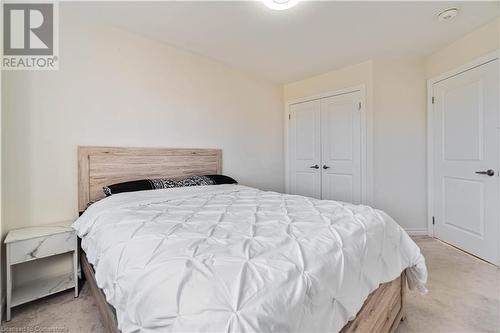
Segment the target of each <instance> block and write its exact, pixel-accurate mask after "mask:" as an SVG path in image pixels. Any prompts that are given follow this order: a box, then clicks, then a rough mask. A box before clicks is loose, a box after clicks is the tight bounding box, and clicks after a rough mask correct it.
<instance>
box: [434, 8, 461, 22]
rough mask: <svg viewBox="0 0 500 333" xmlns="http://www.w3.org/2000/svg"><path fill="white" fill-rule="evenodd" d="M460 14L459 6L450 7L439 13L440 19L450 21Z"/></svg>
mask: <svg viewBox="0 0 500 333" xmlns="http://www.w3.org/2000/svg"><path fill="white" fill-rule="evenodd" d="M457 15H458V8H448V9H445V10H443V11H442V12H441V13H439V14H438V20H439V21H450V20H452V19H453V18H454V17H455V16H457Z"/></svg>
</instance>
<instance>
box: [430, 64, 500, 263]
mask: <svg viewBox="0 0 500 333" xmlns="http://www.w3.org/2000/svg"><path fill="white" fill-rule="evenodd" d="M498 90H499V85H498V60H495V61H492V62H489V63H487V64H484V65H481V66H479V67H476V68H474V69H471V70H468V71H466V72H463V73H461V74H458V75H456V76H453V77H451V78H448V79H445V80H443V81H440V82H438V83H435V84H434V85H433V96H434V108H433V147H434V149H433V154H434V162H433V163H434V168H433V169H434V170H433V189H432V190H433V201H434V210H433V211H434V219H435V225H434V234H435V236H436V237H437V238H440V239H442V240H444V241H446V242H449V243H450V244H453V245H455V246H457V247H459V248H461V249H463V250H465V251H467V252H470V253H472V254H474V255H476V256H478V257H480V258H483V259H485V260H487V261H490V262H492V263H494V264H498V262H499V258H498V252H499V250H498V242H499V227H498V224H499V202H500V201H499V177H498V168H499V135H498V133H499V132H498V129H499V116H498V114H499V110H498V98H499V95H498Z"/></svg>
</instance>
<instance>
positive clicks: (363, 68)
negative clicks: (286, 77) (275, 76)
mask: <svg viewBox="0 0 500 333" xmlns="http://www.w3.org/2000/svg"><path fill="white" fill-rule="evenodd" d="M371 81H372V61H366V62H363V63H360V64H356V65H352V66H348V67H344V68H341V69H338V70H335V71H331V72H328V73H325V74H321V75H317V76H313V77H310V78H306V79H303V80H300V81H296V82H291V83H288V84H285V85H284V86H283V98H284V100H285V102H286V101H291V100H294V99H297V98H302V97H308V96H313V95H317V94H321V93H324V92H329V91H336V90H341V89H344V88H349V87H354V86H358V85H361V84H365V85H366V86H367V91H370V89H371Z"/></svg>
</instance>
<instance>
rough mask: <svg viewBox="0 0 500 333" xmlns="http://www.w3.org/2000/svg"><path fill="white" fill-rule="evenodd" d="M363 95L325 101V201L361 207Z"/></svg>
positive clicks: (323, 163)
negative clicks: (351, 203) (335, 201)
mask: <svg viewBox="0 0 500 333" xmlns="http://www.w3.org/2000/svg"><path fill="white" fill-rule="evenodd" d="M360 101H361V93H360V92H359V91H355V92H351V93H348V94H342V95H337V96H332V97H328V98H324V99H322V100H321V145H322V154H321V155H322V165H321V168H322V173H323V175H322V186H321V187H322V198H323V199H327V200H339V201H346V202H353V203H361V103H360Z"/></svg>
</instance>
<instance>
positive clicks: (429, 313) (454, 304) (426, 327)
mask: <svg viewBox="0 0 500 333" xmlns="http://www.w3.org/2000/svg"><path fill="white" fill-rule="evenodd" d="M416 241H417V243H418V245H419V246H420V247H421V249H422V252H423V253H424V256H425V258H426V260H427V265H428V268H429V283H428V288H429V293H428V294H427V295H425V296H422V295H420V294H418V293H415V292H408V316H407V319H406V320H405V321H404V322H402V323H401V324H400V326H399V328H398V333H404V332H426V333H430V332H500V271H499V270H498V269H497V268H496V267H494V266H493V265H490V264H487V263H485V262H483V261H481V260H479V259H476V258H474V257H472V256H469V255H467V254H465V253H463V252H461V251H458V250H457V249H455V248H453V247H450V246H448V245H446V244H443V243H441V242H439V241H436V240H433V239H431V238H426V237H422V238H416ZM24 327H30V328H32V329H33V330H31V331H33V332H36V331H37V330H36V329H37V328H38V331H41V330H44V331H48V330H47V328H51V330H50V332H82V333H84V332H95V333H97V332H102V331H103V327H102V325H101V323H100V318H99V313H98V311H97V308H96V305H95V303H94V300H93V298H92V295H91V294H90V291H89V289H88V286H87V285H84V286H83V288H82V291H81V294H80V296H79V297H78V298H77V299H75V298H73V293H72V291H68V292H63V293H60V294H57V295H54V296H51V297H47V298H45V299H42V300H39V301H36V302H32V303H29V304H26V305H23V306H19V307H17V308H14V309H13V311H12V320H11V321H10V322H8V323H5V322H4V323H3V325H2V327H1V329H0V332H21V331H20V330H15V328H24ZM31 331H30V330H27V331H26V332H31ZM366 333H369V332H366Z"/></svg>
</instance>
